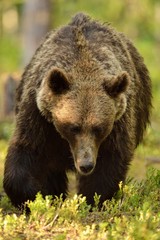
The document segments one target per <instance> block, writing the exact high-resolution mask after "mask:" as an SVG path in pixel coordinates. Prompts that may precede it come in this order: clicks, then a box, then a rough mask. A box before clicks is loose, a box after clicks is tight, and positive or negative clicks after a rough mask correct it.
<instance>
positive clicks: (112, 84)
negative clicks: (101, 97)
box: [103, 72, 130, 97]
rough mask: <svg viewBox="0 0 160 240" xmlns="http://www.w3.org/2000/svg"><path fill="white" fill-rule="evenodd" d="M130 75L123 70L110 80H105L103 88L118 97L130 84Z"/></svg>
mask: <svg viewBox="0 0 160 240" xmlns="http://www.w3.org/2000/svg"><path fill="white" fill-rule="evenodd" d="M129 82H130V80H129V75H128V73H127V72H122V73H121V74H119V75H118V76H116V77H113V78H112V79H111V80H110V81H104V83H103V88H104V90H105V91H106V92H107V93H108V94H109V95H110V96H111V97H117V96H118V95H119V94H121V93H124V92H125V91H126V89H127V87H128V85H129Z"/></svg>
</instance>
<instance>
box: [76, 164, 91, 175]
mask: <svg viewBox="0 0 160 240" xmlns="http://www.w3.org/2000/svg"><path fill="white" fill-rule="evenodd" d="M79 168H80V170H81V172H82V173H84V174H87V173H90V172H91V171H92V170H93V168H94V164H93V163H87V164H83V165H80V166H79Z"/></svg>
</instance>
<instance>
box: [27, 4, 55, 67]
mask: <svg viewBox="0 0 160 240" xmlns="http://www.w3.org/2000/svg"><path fill="white" fill-rule="evenodd" d="M50 24H51V0H40V1H39V0H26V2H25V4H24V7H23V13H22V38H23V65H26V64H28V62H29V61H30V59H31V57H32V56H33V54H34V52H35V50H36V48H37V47H38V45H39V44H40V42H41V40H42V38H43V37H44V36H45V35H46V33H47V32H48V30H49V29H50Z"/></svg>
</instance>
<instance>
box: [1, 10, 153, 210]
mask: <svg viewBox="0 0 160 240" xmlns="http://www.w3.org/2000/svg"><path fill="white" fill-rule="evenodd" d="M150 108H151V82H150V78H149V74H148V70H147V68H146V66H145V65H144V63H143V59H142V57H141V56H140V55H139V53H138V52H137V50H136V49H135V47H134V46H133V44H132V43H131V42H130V41H129V40H128V39H127V38H126V37H125V36H124V35H123V34H122V33H118V32H117V31H116V30H115V29H113V28H112V27H110V26H109V25H102V24H100V23H99V22H96V21H93V20H91V19H90V18H89V17H88V16H86V15H84V14H81V13H80V14H77V15H76V16H75V17H74V18H73V20H72V21H71V23H70V24H69V25H66V26H64V27H62V28H60V29H59V30H57V31H55V32H54V31H52V32H50V33H49V34H48V35H47V36H46V38H45V40H44V42H43V43H42V44H41V46H40V47H39V48H38V49H37V51H36V53H35V55H34V56H33V58H32V61H31V63H30V64H29V65H28V66H27V68H26V70H25V72H24V74H23V76H22V80H21V83H20V85H19V87H18V89H17V105H16V129H15V133H14V135H13V138H12V141H11V143H10V147H9V150H8V155H7V158H6V164H5V174H4V188H5V191H6V193H7V194H8V196H9V197H10V198H11V201H12V202H13V204H15V205H16V206H18V205H20V204H22V203H23V202H24V201H26V200H27V199H34V197H35V194H36V193H37V192H38V191H41V192H42V194H43V195H46V194H52V195H60V194H61V193H63V194H64V196H65V195H66V193H67V178H66V171H67V170H69V169H70V170H74V171H75V170H76V172H77V180H78V193H82V194H83V195H85V196H86V197H87V201H88V203H93V195H94V193H95V192H97V193H98V194H100V195H101V202H102V201H104V200H105V199H108V198H111V197H112V196H113V195H114V193H115V192H116V191H117V190H118V184H119V182H120V181H124V180H125V176H126V173H127V170H128V166H129V163H130V161H131V159H132V156H133V153H134V150H135V148H136V146H137V145H138V144H139V143H140V142H141V140H142V138H143V133H144V130H145V128H146V125H147V124H148V123H149V117H150ZM71 155H72V157H71Z"/></svg>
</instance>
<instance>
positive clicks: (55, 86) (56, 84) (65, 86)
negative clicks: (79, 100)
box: [48, 68, 70, 94]
mask: <svg viewBox="0 0 160 240" xmlns="http://www.w3.org/2000/svg"><path fill="white" fill-rule="evenodd" d="M48 85H49V87H50V89H51V90H52V91H53V92H54V93H55V94H62V93H65V92H67V91H68V90H69V88H70V84H69V82H68V79H67V77H66V76H65V74H64V73H63V71H62V70H60V69H58V68H54V69H53V70H52V71H51V72H50V73H49V76H48Z"/></svg>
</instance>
